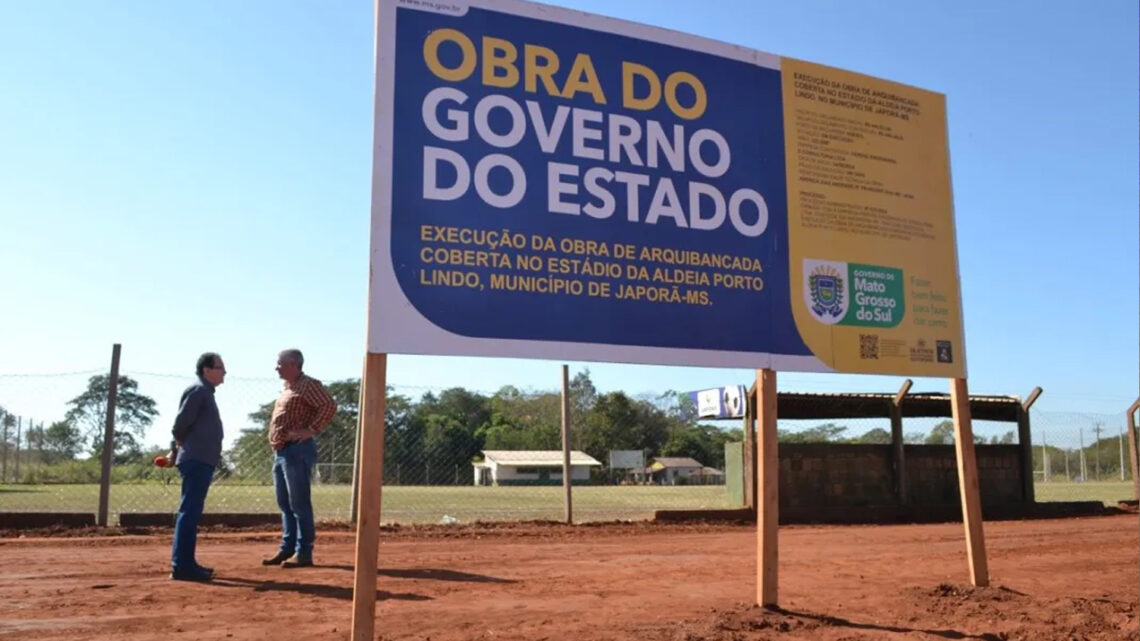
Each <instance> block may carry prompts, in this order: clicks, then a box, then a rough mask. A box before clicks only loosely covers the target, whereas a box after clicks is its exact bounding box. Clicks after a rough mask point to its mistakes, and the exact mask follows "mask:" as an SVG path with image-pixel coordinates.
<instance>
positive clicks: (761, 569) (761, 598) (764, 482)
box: [756, 369, 780, 606]
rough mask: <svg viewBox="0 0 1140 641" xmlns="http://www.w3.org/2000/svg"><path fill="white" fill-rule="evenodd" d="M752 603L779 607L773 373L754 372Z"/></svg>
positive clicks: (776, 468)
mask: <svg viewBox="0 0 1140 641" xmlns="http://www.w3.org/2000/svg"><path fill="white" fill-rule="evenodd" d="M756 419H757V420H756V445H757V455H756V472H757V474H756V476H757V480H758V483H759V486H758V487H757V488H756V491H757V494H756V603H757V604H758V605H761V606H776V605H779V595H778V585H779V572H778V561H779V545H778V536H779V527H780V525H779V520H780V458H779V454H778V452H777V450H776V447H777V441H776V372H775V370H770V369H762V370H757V372H756Z"/></svg>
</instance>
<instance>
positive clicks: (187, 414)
mask: <svg viewBox="0 0 1140 641" xmlns="http://www.w3.org/2000/svg"><path fill="white" fill-rule="evenodd" d="M171 432H172V433H173V434H174V440H176V441H179V442H180V443H182V447H181V448H180V449H179V450H178V461H177V462H178V463H181V462H182V461H183V460H185V459H192V460H195V461H199V462H201V463H205V464H207V465H213V466H217V465H218V459H220V458H221V456H222V436H223V433H222V417H221V415H220V414H219V413H218V403H217V402H216V401H215V400H214V386H213V385H210V384H209V383H207V382H206V381H205V380H204V379H202V378H199V379H198V382H197V383H194V384H193V385H191V386H190V387H187V388H186V391H185V392H182V400H181V401H180V402H179V403H178V416H176V417H175V418H174V429H172V430H171Z"/></svg>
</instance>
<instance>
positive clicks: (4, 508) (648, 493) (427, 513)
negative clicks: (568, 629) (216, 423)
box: [0, 481, 1132, 523]
mask: <svg viewBox="0 0 1140 641" xmlns="http://www.w3.org/2000/svg"><path fill="white" fill-rule="evenodd" d="M1035 488H1036V489H1035V491H1036V494H1037V500H1038V501H1103V502H1105V503H1106V504H1109V505H1114V504H1115V503H1116V502H1117V501H1120V500H1124V499H1129V498H1131V497H1132V483H1131V481H1123V482H1122V481H1101V482H1088V483H1063V482H1061V483H1058V482H1051V483H1038V484H1036V486H1035ZM178 492H179V490H178V486H177V485H176V484H171V485H161V484H157V483H151V484H139V485H132V484H121V485H114V486H112V487H111V513H112V519H111V520H112V522H115V520H116V517H115V516H114V515H117V514H118V513H120V512H173V511H174V510H175V509H176V508H177V506H178ZM350 496H351V488H350V487H349V486H347V485H315V486H313V504H314V507H315V509H316V511H317V517H318V518H319V519H323V520H347V519H348V516H349V507H350ZM382 500H383V507H382V514H383V521H384V522H385V523H438V522H440V520H442V519H443V517H444V516H445V515H446V516H451V517H454V518H457V519H459V520H460V521H461V522H471V521H475V520H482V521H517V520H534V519H550V520H561V519H562V518H563V507H562V506H563V490H562V488H561V487H466V486H464V487H450V486H430V487H429V486H388V487H385V488H384V492H383V499H382ZM98 504H99V486H98V485H0V512H95V511H96V509H97V508H98ZM731 507H735V506H733V505H730V503H729V497H728V491H727V490H726V488H725V486H723V485H719V486H718V485H710V486H678V487H661V486H621V487H613V486H593V487H591V486H582V487H575V488H574V514H575V520H576V521H610V520H618V519H648V518H652V516H653V512H654V510H660V509H707V508H712V509H724V508H731ZM206 509H207V511H211V512H265V513H273V512H276V511H277V504H276V501H275V499H274V496H273V488H272V487H269V486H260V485H256V486H248V485H231V484H225V483H219V484H217V485H215V486H213V487H211V488H210V495H209V498H208V499H207V501H206Z"/></svg>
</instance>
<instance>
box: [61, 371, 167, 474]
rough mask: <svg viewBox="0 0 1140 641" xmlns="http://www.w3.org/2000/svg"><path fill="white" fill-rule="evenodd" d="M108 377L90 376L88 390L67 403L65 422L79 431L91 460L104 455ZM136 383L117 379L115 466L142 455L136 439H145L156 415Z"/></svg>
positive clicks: (102, 375) (121, 378)
mask: <svg viewBox="0 0 1140 641" xmlns="http://www.w3.org/2000/svg"><path fill="white" fill-rule="evenodd" d="M110 380H111V377H110V376H108V375H106V374H100V375H98V376H92V377H91V378H90V379H88V381H87V389H86V390H85V391H84V392H83V393H82V394H80V395H79V396H76V397H75V398H73V399H71V400H70V401H68V402H67V404H68V406H70V409H69V410H67V416H66V420H67V422H68V423H70V424H71V425H73V426H75V427H76V428H78V429H79V431H80V434H81V435H82V437H83V439H84V440H86V441H87V442H88V443H90V444H91V445H90V448H91V453H92V457H93V458H98V457H99V456H101V455H102V452H103V432H104V429H105V424H106V420H107V392H108V391H109V389H110ZM138 387H139V384H138V383H137V382H135V380H134V379H132V378H130V377H129V376H119V386H118V395H117V397H116V402H115V434H114V439H115V451H114V462H115V464H116V465H120V464H123V463H126V462H128V461H130V460H132V459H137V458H139V457H140V456H141V455H142V451H141V449H139V444H138V439H141V438H144V437H145V436H146V431H147V428H149V427H150V425H151V423H153V422H154V419H155V417H156V416H158V410H157V409H156V408H155V402H154V399H152V398H150V397H149V396H146V395H144V394H140V393H139V392H138Z"/></svg>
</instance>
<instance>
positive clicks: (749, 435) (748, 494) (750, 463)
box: [742, 386, 756, 514]
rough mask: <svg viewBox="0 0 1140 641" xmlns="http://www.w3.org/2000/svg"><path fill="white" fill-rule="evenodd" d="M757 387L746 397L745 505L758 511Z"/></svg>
mask: <svg viewBox="0 0 1140 641" xmlns="http://www.w3.org/2000/svg"><path fill="white" fill-rule="evenodd" d="M755 430H756V387H755V386H753V387H752V389H750V390H748V395H747V396H746V397H745V399H744V444H743V447H744V451H743V452H742V455H743V457H744V465H743V467H744V507H746V508H748V509H749V510H750V511H752V513H753V514H755V512H756V432H755Z"/></svg>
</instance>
